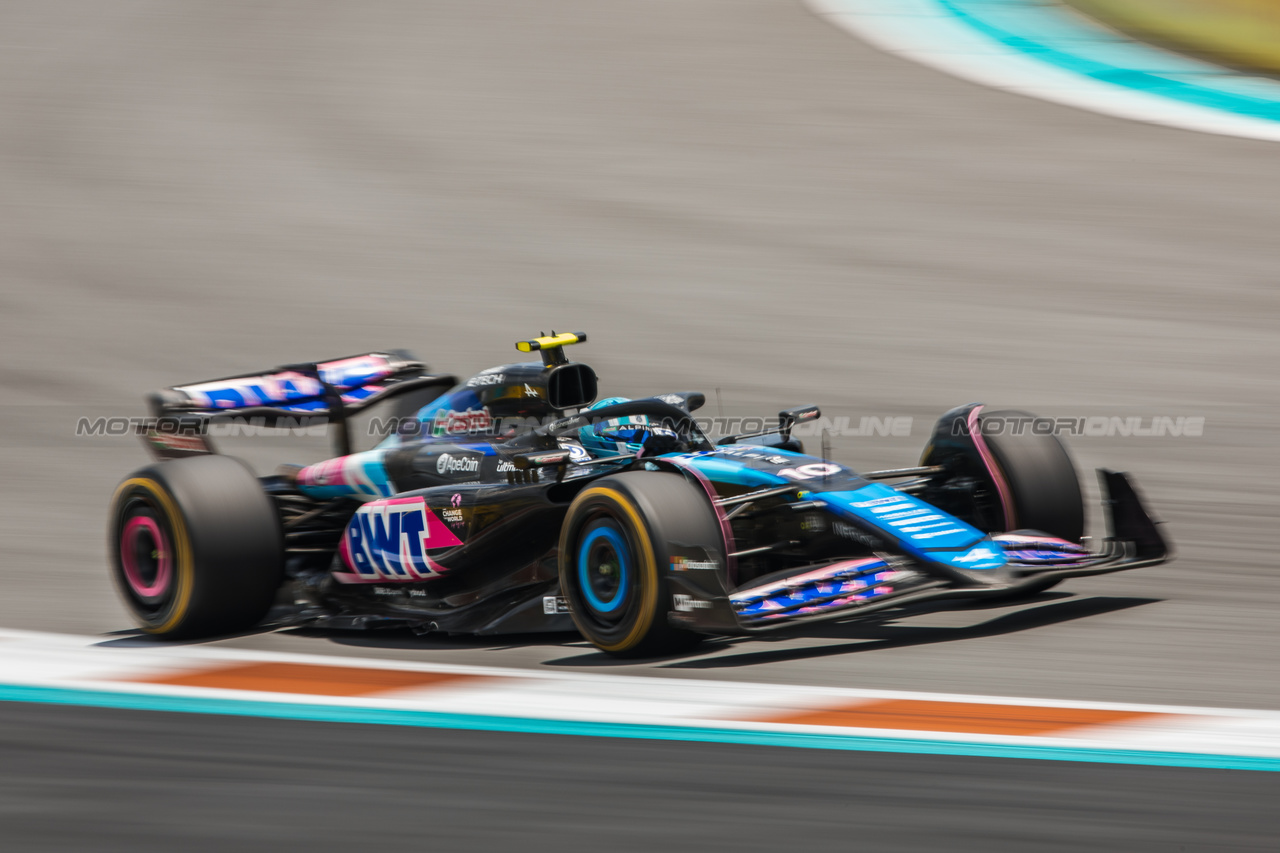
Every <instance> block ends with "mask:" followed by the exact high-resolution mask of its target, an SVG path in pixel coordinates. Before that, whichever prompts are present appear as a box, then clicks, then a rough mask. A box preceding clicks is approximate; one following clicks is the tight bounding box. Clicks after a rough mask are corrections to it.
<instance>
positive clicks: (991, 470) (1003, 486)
mask: <svg viewBox="0 0 1280 853" xmlns="http://www.w3.org/2000/svg"><path fill="white" fill-rule="evenodd" d="M981 411H982V406H974V408H973V411H971V412H970V413H969V422H968V427H969V437H970V438H972V439H973V446H974V447H976V448H977V449H978V455H979V456H981V457H982V464H983V465H985V466H986V467H987V473H988V474H990V475H991V480H992V481H993V482H994V483H995V484H996V491H997V492H998V493H999V494H1000V506H1001V507H1002V508H1003V509H1004V529H1005V530H1012V529H1014V528H1015V527H1017V526H1018V519H1017V517H1016V515H1015V514H1014V509H1013V493H1012V491H1011V490H1010V489H1009V484H1008V483H1007V482H1006V481H1005V479H1004V472H1002V471H1001V470H1000V466H999V465H997V464H996V459H995V457H994V456H992V455H991V449H990V448H989V447H987V442H986V440H985V439H984V438H983V437H982V429H981V426H982V425H981V424H980V423H979V422H978V413H979V412H981Z"/></svg>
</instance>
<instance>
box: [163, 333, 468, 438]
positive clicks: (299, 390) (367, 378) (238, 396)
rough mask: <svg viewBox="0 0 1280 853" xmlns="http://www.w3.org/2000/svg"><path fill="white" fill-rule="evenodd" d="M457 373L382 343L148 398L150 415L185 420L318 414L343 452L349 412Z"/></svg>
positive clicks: (271, 420) (282, 420)
mask: <svg viewBox="0 0 1280 853" xmlns="http://www.w3.org/2000/svg"><path fill="white" fill-rule="evenodd" d="M457 381H458V380H457V377H455V376H451V375H448V374H436V373H429V372H428V371H427V366H426V365H425V364H423V363H422V362H420V361H416V360H415V359H414V358H413V356H411V355H410V354H409V353H407V352H404V351H401V350H388V351H386V352H369V353H362V354H360V355H352V356H347V357H345V358H338V359H333V360H332V361H321V362H309V363H304V364H289V365H284V366H281V367H278V368H276V369H274V370H272V371H270V372H267V373H250V374H244V375H241V376H228V377H226V378H224V379H211V380H209V381H206V382H197V383H194V384H191V385H175V386H173V387H171V388H165V389H163V390H160V391H157V392H155V393H153V394H151V395H149V396H148V397H147V402H148V405H149V407H150V409H151V414H152V415H154V416H155V417H156V418H161V419H173V420H177V421H179V422H181V423H184V424H185V423H192V422H203V421H207V420H209V419H212V418H215V417H218V416H227V415H235V416H238V417H252V418H255V419H261V421H262V424H263V425H264V426H268V427H276V426H281V425H292V424H296V423H297V422H298V419H299V418H300V417H306V418H308V419H313V418H323V419H325V420H327V421H328V424H329V426H330V428H331V429H330V435H331V436H332V438H333V445H334V453H335V455H337V456H346V455H348V454H349V453H351V439H350V435H349V434H348V432H347V419H348V418H349V417H351V416H352V415H355V414H357V413H359V412H361V411H364V410H365V409H368V408H369V407H370V406H373V405H376V404H377V403H381V402H383V401H385V400H388V399H391V398H393V397H397V396H399V395H401V394H405V393H408V392H410V391H419V390H422V389H424V388H430V387H439V388H440V391H441V393H443V392H444V391H445V390H446V389H448V388H450V387H452V386H453V385H455V384H457Z"/></svg>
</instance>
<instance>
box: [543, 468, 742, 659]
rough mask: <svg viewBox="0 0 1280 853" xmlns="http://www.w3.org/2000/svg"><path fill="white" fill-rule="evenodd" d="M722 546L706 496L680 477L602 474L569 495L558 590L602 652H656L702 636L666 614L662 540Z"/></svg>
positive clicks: (668, 607) (628, 654)
mask: <svg viewBox="0 0 1280 853" xmlns="http://www.w3.org/2000/svg"><path fill="white" fill-rule="evenodd" d="M669 542H679V543H681V544H682V545H689V544H700V543H706V544H707V546H708V549H709V550H714V551H715V552H719V551H720V550H721V549H722V548H723V544H722V535H721V533H720V528H719V524H718V522H717V520H716V518H715V514H714V512H713V511H712V509H711V506H710V504H709V503H708V502H707V499H706V497H705V495H703V494H701V493H699V492H698V491H697V490H696V489H695V488H694V487H692V486H691V485H690V484H689V483H688V481H686V480H685V479H684V478H683V477H680V476H678V475H675V474H668V473H659V472H654V471H631V472H627V473H623V474H618V475H614V476H610V477H604V478H602V479H600V480H598V481H596V482H595V483H593V484H592V485H591V486H589V487H588V488H586V489H584V490H583V491H582V492H581V493H579V494H578V496H577V497H576V498H575V499H574V501H573V504H572V505H571V506H570V507H569V512H568V514H567V515H566V516H565V521H564V526H563V528H562V529H561V533H560V589H561V592H562V594H563V595H564V596H565V598H566V599H567V600H568V602H569V612H570V614H571V615H572V616H573V621H574V624H575V625H577V627H578V630H579V631H580V632H581V633H582V636H583V637H585V638H586V639H587V640H588V641H590V642H591V644H592V645H594V646H595V647H596V648H598V649H600V650H601V651H604V652H608V653H609V654H612V655H617V656H620V657H656V656H659V655H666V654H672V653H675V652H679V651H683V650H685V649H689V648H692V647H693V646H695V645H697V644H698V643H699V642H700V641H701V640H702V635H700V634H695V633H694V632H692V631H687V630H684V629H681V628H677V627H675V626H674V625H672V624H670V622H668V620H667V614H668V613H669V612H670V611H671V609H672V596H671V592H670V590H669V589H668V588H667V583H666V579H665V572H666V570H667V566H668V565H669V564H670V560H671V557H670V554H669V553H668V551H667V543H669Z"/></svg>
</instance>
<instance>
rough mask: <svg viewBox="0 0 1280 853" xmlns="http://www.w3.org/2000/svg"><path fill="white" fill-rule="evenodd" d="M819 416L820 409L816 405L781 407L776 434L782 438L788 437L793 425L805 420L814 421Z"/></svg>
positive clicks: (820, 413) (820, 414)
mask: <svg viewBox="0 0 1280 853" xmlns="http://www.w3.org/2000/svg"><path fill="white" fill-rule="evenodd" d="M821 416H822V410H821V409H819V408H818V407H817V406H796V407H794V408H791V409H783V410H782V411H781V412H778V434H779V435H781V436H782V437H783V439H784V440H787V439H790V438H791V428H792V427H793V426H795V425H796V424H800V423H804V422H805V421H816V420H817V419H818V418H819V417H821Z"/></svg>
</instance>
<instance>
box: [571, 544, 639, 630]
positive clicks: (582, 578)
mask: <svg viewBox="0 0 1280 853" xmlns="http://www.w3.org/2000/svg"><path fill="white" fill-rule="evenodd" d="M603 545H607V546H608V547H609V548H610V549H611V550H612V551H613V553H614V555H615V556H616V557H617V561H618V586H617V588H616V589H615V590H614V591H613V595H612V596H610V597H609V598H608V600H605V599H604V598H602V597H601V595H600V594H598V593H597V592H596V589H595V586H594V585H593V583H592V580H593V578H592V571H593V569H595V568H597V567H596V566H592V565H591V563H592V555H593V554H594V553H597V552H598V551H600V549H601V546H603ZM630 577H631V549H630V548H629V547H628V546H627V540H626V538H625V537H624V536H623V535H622V533H621V531H619V530H617V529H616V528H614V527H609V526H605V525H601V526H599V527H593V528H592V529H591V530H589V531H588V532H587V535H586V536H583V537H582V542H581V543H580V544H579V545H578V587H579V588H580V589H581V590H582V596H583V598H585V599H586V600H587V604H589V605H591V608H592V609H593V610H595V611H597V612H598V613H612V612H613V611H615V610H617V609H618V608H619V607H621V606H622V603H623V602H624V601H626V598H627V582H628V580H629V579H630Z"/></svg>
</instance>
